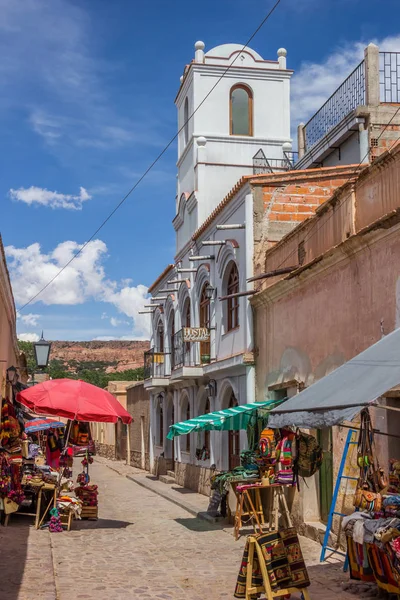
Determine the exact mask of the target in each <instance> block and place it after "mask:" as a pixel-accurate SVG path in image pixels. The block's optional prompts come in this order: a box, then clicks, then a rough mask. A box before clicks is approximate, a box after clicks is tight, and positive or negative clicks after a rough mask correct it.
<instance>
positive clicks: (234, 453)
mask: <svg viewBox="0 0 400 600" xmlns="http://www.w3.org/2000/svg"><path fill="white" fill-rule="evenodd" d="M235 406H238V401H237V400H236V398H235V394H234V393H233V390H232V391H231V395H230V398H229V404H228V408H233V407H235ZM228 456H229V470H230V471H231V470H232V469H234V468H235V467H239V466H240V431H228Z"/></svg>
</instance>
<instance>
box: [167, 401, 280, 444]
mask: <svg viewBox="0 0 400 600" xmlns="http://www.w3.org/2000/svg"><path fill="white" fill-rule="evenodd" d="M281 402H282V401H281V400H266V401H264V402H252V403H251V404H242V405H240V406H234V407H232V408H226V409H224V410H217V411H215V412H212V413H207V414H205V415H200V416H199V417H194V418H193V419H188V420H187V421H181V422H180V423H174V425H171V427H170V429H169V432H168V435H167V438H168V439H169V440H172V439H174V437H177V436H179V435H187V434H188V433H191V432H192V431H213V430H217V431H239V430H241V429H244V430H245V429H247V426H248V424H249V421H250V419H251V415H252V413H253V412H254V411H256V410H259V409H263V410H268V411H269V410H271V409H272V408H274V407H275V406H277V405H278V404H280V403H281Z"/></svg>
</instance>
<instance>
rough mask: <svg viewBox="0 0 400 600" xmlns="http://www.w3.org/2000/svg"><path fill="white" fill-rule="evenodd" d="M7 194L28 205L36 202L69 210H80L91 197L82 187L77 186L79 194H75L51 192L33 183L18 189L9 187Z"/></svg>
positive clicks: (40, 204)
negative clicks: (28, 186)
mask: <svg viewBox="0 0 400 600" xmlns="http://www.w3.org/2000/svg"><path fill="white" fill-rule="evenodd" d="M9 194H10V197H11V198H12V199H13V200H18V201H19V202H25V204H29V205H30V206H31V205H32V204H38V205H39V206H48V207H50V208H66V209H69V210H82V205H83V203H84V202H86V200H90V198H91V196H90V195H89V194H88V193H87V191H86V190H85V188H84V187H80V188H79V194H78V195H77V196H73V195H71V194H60V193H59V192H51V191H50V190H46V188H40V187H36V186H34V185H32V186H31V187H30V188H19V189H18V190H13V189H11V190H10V192H9Z"/></svg>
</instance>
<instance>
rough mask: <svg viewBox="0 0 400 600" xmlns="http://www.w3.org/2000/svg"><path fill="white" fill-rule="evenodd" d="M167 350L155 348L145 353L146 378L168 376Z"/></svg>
mask: <svg viewBox="0 0 400 600" xmlns="http://www.w3.org/2000/svg"><path fill="white" fill-rule="evenodd" d="M167 356H168V355H167V353H166V352H156V351H155V350H154V348H151V350H147V352H145V353H144V378H145V379H152V378H157V377H168V375H170V373H168V371H169V369H168V368H167V366H166V357H167Z"/></svg>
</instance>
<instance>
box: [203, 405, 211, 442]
mask: <svg viewBox="0 0 400 600" xmlns="http://www.w3.org/2000/svg"><path fill="white" fill-rule="evenodd" d="M209 412H210V399H209V398H207V400H206V405H205V407H204V414H205V415H208V414H209ZM204 447H205V448H206V449H207V450H208V451H210V432H209V431H205V432H204Z"/></svg>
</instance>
